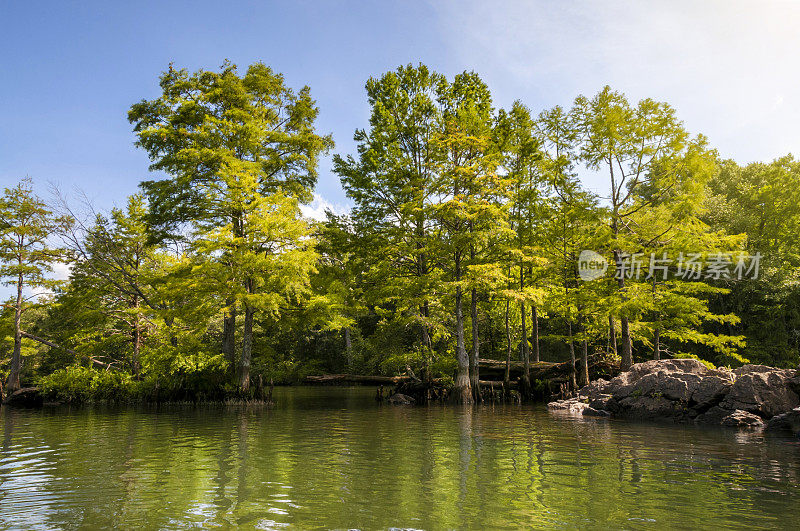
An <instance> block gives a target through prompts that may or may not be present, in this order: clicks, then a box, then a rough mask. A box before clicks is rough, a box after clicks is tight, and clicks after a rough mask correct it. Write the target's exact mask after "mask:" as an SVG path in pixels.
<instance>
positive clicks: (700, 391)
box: [547, 359, 800, 436]
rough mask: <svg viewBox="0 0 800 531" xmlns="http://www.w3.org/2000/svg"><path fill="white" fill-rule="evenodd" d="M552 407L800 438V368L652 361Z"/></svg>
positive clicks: (591, 386)
mask: <svg viewBox="0 0 800 531" xmlns="http://www.w3.org/2000/svg"><path fill="white" fill-rule="evenodd" d="M547 407H548V409H550V410H551V411H561V412H567V413H571V414H576V415H583V416H587V417H589V416H594V417H615V418H625V419H635V420H656V421H670V422H683V423H687V422H691V423H696V424H709V425H720V426H730V427H735V428H741V429H750V430H766V431H775V432H785V433H792V434H795V435H797V436H800V370H794V369H776V368H774V367H767V366H765V365H745V366H743V367H740V368H738V369H734V370H732V371H731V370H727V369H710V368H708V367H706V366H705V365H704V364H703V363H701V362H700V361H698V360H694V359H669V360H658V361H647V362H644V363H638V364H636V365H634V366H633V367H631V369H630V370H629V371H628V372H624V373H622V374H620V375H619V376H617V377H615V378H613V379H611V380H610V381H609V380H596V381H594V382H592V383H591V384H589V385H587V386H585V387H583V388H581V389H580V390H579V391H578V396H576V397H574V398H570V399H566V400H558V401H555V402H550V403H549V404H548V405H547Z"/></svg>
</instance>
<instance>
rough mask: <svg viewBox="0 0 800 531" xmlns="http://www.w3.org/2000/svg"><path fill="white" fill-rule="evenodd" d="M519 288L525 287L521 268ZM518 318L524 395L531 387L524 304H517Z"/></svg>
mask: <svg viewBox="0 0 800 531" xmlns="http://www.w3.org/2000/svg"><path fill="white" fill-rule="evenodd" d="M519 287H520V290H522V289H523V288H524V287H525V278H524V273H523V269H522V266H520V268H519ZM519 309H520V317H522V366H523V369H522V389H523V392H524V393H525V394H527V393H528V389H529V388H530V386H531V360H530V354H529V353H528V333H527V331H526V327H525V302H524V301H520V303H519Z"/></svg>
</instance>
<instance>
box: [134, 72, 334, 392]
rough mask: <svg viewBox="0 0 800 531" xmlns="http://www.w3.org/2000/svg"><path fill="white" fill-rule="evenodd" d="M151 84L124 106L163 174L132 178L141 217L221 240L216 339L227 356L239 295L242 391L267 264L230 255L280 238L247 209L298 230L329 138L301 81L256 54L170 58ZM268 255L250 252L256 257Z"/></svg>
mask: <svg viewBox="0 0 800 531" xmlns="http://www.w3.org/2000/svg"><path fill="white" fill-rule="evenodd" d="M160 85H161V89H162V95H161V96H160V97H158V98H156V99H154V100H149V101H142V102H140V103H137V104H135V105H133V106H132V107H131V110H130V112H129V114H128V118H129V120H130V122H131V123H133V124H134V131H135V132H136V135H137V145H138V146H139V147H141V148H143V149H145V150H146V151H147V153H148V154H149V155H150V158H151V160H152V161H153V163H152V164H151V166H150V168H151V170H154V171H164V172H166V173H167V174H169V175H170V178H167V179H163V180H159V181H147V182H144V183H143V184H142V188H143V190H144V193H145V195H146V197H147V199H148V202H149V204H150V205H151V209H150V216H149V221H150V224H151V226H152V227H153V228H154V229H155V232H156V235H157V236H159V237H164V236H166V235H167V234H170V233H172V234H178V235H183V234H186V233H196V234H199V233H204V234H211V235H213V238H215V239H217V240H219V241H224V242H225V243H226V245H228V246H227V247H225V248H220V249H219V256H217V257H216V258H218V259H219V260H218V261H219V262H220V263H221V264H225V265H226V267H227V269H228V272H229V276H228V280H229V283H228V285H229V286H230V290H229V291H228V292H227V293H226V294H225V297H224V298H225V300H226V318H225V323H224V331H223V341H222V344H223V350H224V351H225V352H226V354H227V356H228V358H229V359H232V358H233V354H232V352H231V349H232V348H233V341H232V340H231V337H232V334H234V331H235V326H236V317H235V314H236V308H237V306H238V305H239V304H241V305H243V308H244V312H245V316H244V320H245V322H244V335H243V337H242V355H241V357H240V366H239V386H240V389H241V390H242V391H243V392H246V391H247V390H248V389H249V372H250V371H249V367H250V355H251V348H252V324H253V316H254V313H255V309H256V306H258V305H259V304H260V303H259V302H257V301H260V300H263V299H264V298H265V297H266V298H269V296H268V294H265V293H260V292H259V289H260V286H262V285H268V284H269V283H268V282H266V281H265V280H264V278H268V277H269V271H265V270H259V269H258V268H257V267H254V266H255V264H254V263H249V264H246V265H243V264H242V263H241V262H239V261H240V260H245V261H247V260H250V259H251V258H252V259H254V260H255V257H256V256H257V255H259V253H261V252H262V251H263V249H264V248H270V247H271V246H273V245H274V246H275V247H282V246H284V245H285V242H284V241H283V240H280V241H277V242H271V241H264V240H262V239H260V238H262V237H263V236H265V235H267V234H274V233H273V232H271V229H270V228H267V227H264V226H261V225H260V224H259V222H258V221H257V220H255V219H254V218H253V216H256V215H259V214H261V213H267V214H268V215H269V216H270V217H271V220H270V223H272V222H273V221H274V219H272V216H273V215H274V214H276V213H278V214H280V215H285V216H288V217H287V219H286V220H285V222H286V224H287V226H291V228H292V230H291V232H290V234H292V235H297V236H298V237H299V238H300V237H304V236H305V234H306V233H305V231H304V230H302V229H300V228H299V226H298V221H297V216H299V212H298V211H297V209H296V208H295V207H294V206H292V204H293V202H296V201H300V202H304V201H308V200H310V199H311V196H312V190H313V186H314V184H315V183H316V179H317V162H318V159H319V155H320V153H321V152H323V151H324V150H326V149H327V148H329V147H331V146H332V141H331V139H330V137H328V136H321V135H319V134H318V133H317V132H316V130H315V128H314V122H315V120H316V117H317V114H318V110H317V108H316V107H315V105H314V101H313V100H312V99H311V94H310V90H309V88H308V87H304V88H302V89H301V90H300V91H297V92H295V91H294V90H292V89H290V88H289V87H287V86H286V83H285V81H284V78H283V76H282V75H280V74H278V73H276V72H274V71H273V70H272V69H270V68H269V67H267V66H266V65H264V64H263V63H255V64H253V65H251V66H249V67H248V69H247V72H246V73H245V74H244V75H241V76H240V75H239V74H238V72H237V68H236V66H235V65H232V64H230V63H225V64H224V65H223V66H222V68H221V70H220V71H219V72H212V71H205V70H201V71H198V72H195V73H191V74H190V73H189V72H188V71H187V70H175V69H173V68H172V67H170V69H169V71H167V72H165V73H164V74H163V75H162V76H161V83H160ZM187 224H188V226H189V228H188V229H187V228H185V227H186V226H187ZM248 230H251V231H254V232H252V233H248V232H247V231H248ZM296 244H297V247H298V248H305V245H304V244H303V243H302V242H300V241H297V242H296ZM240 246H244V247H240ZM262 258H263V257H262ZM264 260H266V262H265V261H264ZM268 261H269V259H268V258H263V260H262V259H261V258H259V259H258V260H256V262H257V263H258V264H259V265H260V266H267V265H268V264H267V262H268ZM237 275H244V276H237ZM242 293H246V294H247V295H246V296H244V295H242Z"/></svg>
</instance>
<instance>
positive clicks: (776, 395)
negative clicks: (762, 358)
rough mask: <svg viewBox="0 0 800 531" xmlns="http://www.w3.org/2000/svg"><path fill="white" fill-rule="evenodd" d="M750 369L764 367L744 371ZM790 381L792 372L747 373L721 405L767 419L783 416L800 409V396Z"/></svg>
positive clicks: (734, 385)
mask: <svg viewBox="0 0 800 531" xmlns="http://www.w3.org/2000/svg"><path fill="white" fill-rule="evenodd" d="M747 367H750V368H753V367H758V368H761V367H763V366H760V365H755V366H753V365H749V366H748V365H746V366H745V367H742V369H744V368H747ZM767 369H770V368H769V367H767ZM737 370H738V369H737ZM790 379H791V371H781V370H775V369H772V370H770V371H765V372H756V371H755V370H747V371H744V372H742V374H741V375H740V376H739V377H738V378H737V379H736V381H735V382H734V384H733V385H732V386H731V388H730V391H728V394H727V396H726V397H725V398H724V399H723V400H722V402H720V406H721V407H723V408H725V409H730V410H732V411H734V410H737V409H741V410H744V411H747V412H750V413H755V414H758V415H760V416H761V417H764V418H772V417H774V416H775V415H780V414H781V413H785V412H787V411H790V410H792V409H794V408H796V407H797V406H800V397H798V396H797V393H795V392H794V391H792V390H791V389H790V387H789V380H790Z"/></svg>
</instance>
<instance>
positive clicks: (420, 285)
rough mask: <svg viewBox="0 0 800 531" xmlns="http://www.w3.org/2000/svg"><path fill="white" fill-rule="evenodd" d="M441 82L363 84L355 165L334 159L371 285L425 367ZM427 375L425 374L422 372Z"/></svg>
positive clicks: (391, 79) (402, 79)
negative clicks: (409, 329) (413, 336)
mask: <svg viewBox="0 0 800 531" xmlns="http://www.w3.org/2000/svg"><path fill="white" fill-rule="evenodd" d="M443 83H445V80H444V78H443V76H442V75H440V74H437V73H435V72H432V71H430V70H429V69H428V68H427V67H426V66H424V65H419V66H412V65H407V66H402V67H400V68H398V69H397V70H396V71H394V72H388V73H386V74H384V75H383V76H381V77H379V78H371V79H369V81H367V84H366V90H367V99H368V103H369V105H370V126H369V129H368V130H364V129H359V130H357V131H356V133H355V136H354V140H355V141H356V143H357V149H358V158H354V157H352V156H348V157H346V158H345V157H341V156H338V155H337V156H336V157H335V158H334V169H335V171H336V173H337V174H338V175H339V176H340V178H341V180H342V186H343V187H344V189H345V191H346V193H347V195H348V197H349V198H350V199H352V200H353V203H354V207H353V211H352V216H353V222H354V224H355V225H356V227H357V229H358V230H359V232H360V234H361V235H362V236H363V238H362V239H361V240H360V241H361V242H362V244H363V245H364V247H363V248H362V252H364V253H365V254H368V255H369V257H370V258H369V260H370V267H369V274H368V277H369V280H368V281H369V283H370V284H371V285H372V286H374V287H375V292H376V295H378V297H379V299H381V300H382V301H383V302H384V303H389V304H390V305H391V306H392V307H393V309H394V312H395V314H396V316H397V317H398V318H399V319H402V320H405V321H407V322H408V323H409V324H410V325H412V326H414V327H415V328H416V329H417V331H418V332H417V333H418V337H419V340H418V343H417V349H418V351H419V352H420V353H421V357H422V358H423V360H424V365H427V363H428V362H429V359H430V356H431V352H432V348H433V336H434V334H440V333H442V331H443V330H442V327H441V324H440V323H439V322H437V320H436V319H434V318H433V314H434V312H435V309H434V308H433V307H432V306H434V305H435V304H438V302H439V301H437V300H436V299H435V298H434V296H433V287H432V286H433V284H435V283H436V274H437V273H436V271H435V259H434V258H433V257H431V244H432V231H433V229H434V225H435V218H434V215H433V213H432V203H433V201H434V194H435V193H436V189H435V186H434V182H435V180H434V177H435V172H436V168H437V167H438V165H439V164H440V161H441V150H440V149H438V148H437V146H436V145H435V143H434V137H435V135H436V131H437V127H438V126H439V125H440V123H441V110H440V108H439V106H438V104H437V91H438V90H439V88H440V86H441V85H442V84H443ZM423 370H424V373H425V374H423V376H427V372H428V371H427V369H423Z"/></svg>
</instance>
